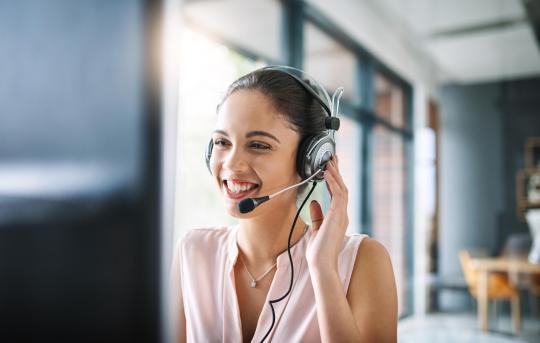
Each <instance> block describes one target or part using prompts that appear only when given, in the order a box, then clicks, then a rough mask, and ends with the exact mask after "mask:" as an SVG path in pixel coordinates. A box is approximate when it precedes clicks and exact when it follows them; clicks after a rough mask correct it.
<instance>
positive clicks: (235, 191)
mask: <svg viewBox="0 0 540 343" xmlns="http://www.w3.org/2000/svg"><path fill="white" fill-rule="evenodd" d="M223 185H224V186H225V187H224V188H225V190H226V193H227V197H228V198H230V199H234V200H236V199H242V198H245V197H247V196H248V195H250V194H252V193H254V192H255V191H256V190H257V189H258V188H259V185H258V184H256V183H252V182H243V181H236V180H223Z"/></svg>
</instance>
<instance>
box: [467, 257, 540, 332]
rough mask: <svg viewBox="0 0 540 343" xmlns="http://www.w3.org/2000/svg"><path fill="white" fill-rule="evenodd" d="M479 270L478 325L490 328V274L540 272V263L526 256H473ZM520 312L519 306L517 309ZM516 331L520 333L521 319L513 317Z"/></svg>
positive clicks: (483, 329) (475, 265)
mask: <svg viewBox="0 0 540 343" xmlns="http://www.w3.org/2000/svg"><path fill="white" fill-rule="evenodd" d="M471 262H472V264H473V266H474V267H475V268H476V270H477V271H478V285H477V290H478V326H479V327H480V329H481V330H482V331H487V329H488V306H489V305H488V276H489V273H491V272H506V273H508V275H509V279H510V280H512V277H511V276H512V275H517V274H540V265H539V264H533V263H530V262H529V261H528V260H527V258H526V257H481V258H479V257H478V258H471ZM517 313H519V308H518V309H517ZM513 327H514V333H516V334H518V333H519V327H520V319H519V317H517V318H515V317H514V318H513Z"/></svg>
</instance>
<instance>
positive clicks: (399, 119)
mask: <svg viewBox="0 0 540 343" xmlns="http://www.w3.org/2000/svg"><path fill="white" fill-rule="evenodd" d="M406 111H407V97H406V96H405V92H404V91H403V89H402V88H401V87H400V86H398V85H396V84H394V83H392V82H391V81H390V80H388V79H387V78H386V77H384V76H382V75H381V74H377V75H376V77H375V112H376V113H377V115H378V116H379V117H382V118H384V119H386V120H387V121H389V122H390V123H392V124H393V125H395V126H398V127H401V128H405V127H406V126H407V121H406Z"/></svg>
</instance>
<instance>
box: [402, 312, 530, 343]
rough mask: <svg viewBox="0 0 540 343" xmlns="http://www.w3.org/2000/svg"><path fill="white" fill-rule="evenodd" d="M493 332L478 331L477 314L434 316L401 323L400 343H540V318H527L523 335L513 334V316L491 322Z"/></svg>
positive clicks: (523, 327)
mask: <svg viewBox="0 0 540 343" xmlns="http://www.w3.org/2000/svg"><path fill="white" fill-rule="evenodd" d="M489 328H490V331H489V332H487V333H484V332H482V331H480V330H479V329H478V328H477V322H476V315H475V314H474V313H460V314H447V313H444V314H431V315H428V316H425V317H412V318H405V319H402V320H400V322H399V325H398V341H399V343H439V342H440V343H455V342H464V343H538V342H540V319H538V318H534V319H533V318H523V321H522V328H521V334H520V335H519V336H518V337H516V336H514V335H513V334H512V323H511V320H510V317H508V316H504V315H501V316H500V317H499V318H498V319H496V320H495V319H492V320H491V321H490V323H489Z"/></svg>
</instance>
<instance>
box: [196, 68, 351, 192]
mask: <svg viewBox="0 0 540 343" xmlns="http://www.w3.org/2000/svg"><path fill="white" fill-rule="evenodd" d="M263 70H273V71H277V72H281V73H284V74H286V75H288V76H290V77H291V78H293V79H294V80H295V81H296V82H298V84H299V85H300V86H302V87H303V88H304V89H305V90H306V91H307V92H308V93H309V94H310V95H311V96H312V97H313V99H314V100H316V101H317V102H318V103H319V104H320V105H321V106H322V108H323V110H324V111H325V113H326V114H327V117H326V118H325V121H324V126H325V129H326V132H322V133H320V134H317V135H310V136H306V137H304V138H303V139H302V141H301V142H300V144H299V147H298V152H297V154H296V171H297V173H298V175H300V177H301V178H302V180H307V179H310V178H311V177H313V178H312V180H313V181H315V182H317V181H322V180H324V176H323V174H322V173H318V174H317V175H315V176H314V174H315V173H316V172H317V171H319V170H322V169H324V167H325V165H326V163H327V162H328V161H329V160H330V159H332V156H334V155H335V153H336V143H335V140H334V132H335V131H337V130H338V129H339V124H340V123H339V118H337V112H338V111H339V99H340V98H341V95H342V94H343V87H339V88H338V89H337V90H336V92H335V93H334V95H333V97H332V99H330V96H329V95H328V93H327V92H326V90H325V89H324V88H323V87H322V86H321V85H320V83H319V82H317V81H316V80H315V79H314V78H312V77H311V76H309V75H308V74H306V73H305V72H304V71H302V70H300V69H297V68H293V67H288V66H281V65H276V66H269V67H264V68H260V69H257V70H255V71H253V72H252V73H256V72H259V71H263ZM336 96H337V102H336ZM213 148H214V141H213V140H212V139H210V141H209V142H208V145H207V147H206V152H205V160H206V166H207V168H208V171H209V172H210V174H212V170H211V169H210V159H211V158H212V150H213ZM310 180H311V179H310Z"/></svg>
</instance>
